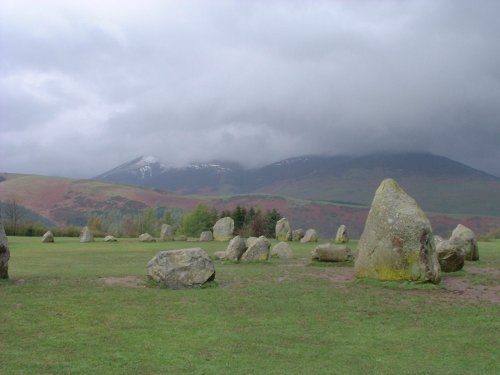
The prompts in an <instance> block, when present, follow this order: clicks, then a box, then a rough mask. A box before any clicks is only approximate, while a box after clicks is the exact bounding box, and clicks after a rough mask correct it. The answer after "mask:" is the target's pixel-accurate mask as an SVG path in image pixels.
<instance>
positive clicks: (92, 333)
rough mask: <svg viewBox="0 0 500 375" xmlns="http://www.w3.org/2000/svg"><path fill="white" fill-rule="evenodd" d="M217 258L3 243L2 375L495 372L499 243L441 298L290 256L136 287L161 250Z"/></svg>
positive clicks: (140, 248)
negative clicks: (206, 279)
mask: <svg viewBox="0 0 500 375" xmlns="http://www.w3.org/2000/svg"><path fill="white" fill-rule="evenodd" d="M226 245H227V243H216V242H211V243H191V242H170V243H159V242H158V243H139V242H137V240H135V239H134V240H132V239H130V240H120V241H119V242H117V243H104V242H100V241H99V240H98V241H97V242H94V243H83V244H81V243H79V242H78V239H76V238H56V243H54V244H44V243H41V242H40V239H39V238H26V237H10V238H9V246H10V249H11V260H10V263H9V264H10V267H9V272H10V277H11V278H10V280H6V281H1V282H0V374H2V375H8V374H37V375H40V374H287V375H290V374H498V373H500V356H499V349H500V334H499V332H500V308H499V306H500V304H499V303H498V294H499V287H500V276H499V275H500V241H498V240H497V241H496V242H488V243H480V256H481V260H480V261H479V262H474V263H473V262H467V264H466V267H465V270H463V271H460V272H457V273H455V274H445V275H444V280H443V283H442V284H441V285H439V286H434V285H430V284H410V283H394V282H391V283H387V282H377V281H358V280H356V279H355V278H354V277H353V265H352V263H350V264H344V265H340V264H317V263H314V264H311V262H310V260H309V254H310V251H311V250H312V249H313V247H314V246H315V245H313V244H297V243H292V244H291V246H292V248H293V249H294V251H295V254H296V258H295V259H293V260H286V261H285V260H278V259H273V260H271V261H269V262H268V263H265V264H258V263H251V264H235V263H231V262H221V261H215V266H216V272H217V274H216V284H215V285H211V286H210V287H207V288H203V289H193V290H168V289H163V288H154V287H145V286H144V281H145V277H144V275H145V266H146V263H147V261H148V260H149V259H150V258H151V257H153V256H154V255H155V254H156V253H157V252H158V251H159V250H166V249H172V248H182V247H196V246H200V247H202V248H204V249H205V250H206V251H207V252H208V253H209V254H213V252H215V251H218V250H224V249H225V247H226ZM351 245H352V248H355V246H356V244H355V242H354V243H352V244H351ZM106 282H114V285H107V283H106ZM461 287H463V291H462V292H461V289H460V288H461Z"/></svg>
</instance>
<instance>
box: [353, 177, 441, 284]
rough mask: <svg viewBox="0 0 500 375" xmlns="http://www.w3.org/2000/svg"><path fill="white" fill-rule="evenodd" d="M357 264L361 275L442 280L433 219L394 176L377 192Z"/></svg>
mask: <svg viewBox="0 0 500 375" xmlns="http://www.w3.org/2000/svg"><path fill="white" fill-rule="evenodd" d="M354 268H355V272H356V276H357V277H360V278H372V279H379V280H411V281H430V282H433V283H439V281H440V280H441V269H440V266H439V262H438V259H437V254H436V249H435V245H434V237H433V235H432V228H431V224H430V222H429V219H428V218H427V216H426V215H425V213H424V212H423V211H422V210H421V209H420V207H419V206H418V205H417V203H416V202H415V200H414V199H413V198H411V197H410V196H409V195H408V194H406V193H405V191H404V190H403V189H402V188H401V187H400V186H399V185H398V183H397V182H396V181H394V180H392V179H386V180H384V181H382V183H381V184H380V186H379V188H378V189H377V191H376V193H375V197H374V198H373V202H372V205H371V208H370V212H369V213H368V218H367V219H366V223H365V228H364V231H363V234H362V235H361V238H360V240H359V243H358V256H357V258H356V262H355V265H354Z"/></svg>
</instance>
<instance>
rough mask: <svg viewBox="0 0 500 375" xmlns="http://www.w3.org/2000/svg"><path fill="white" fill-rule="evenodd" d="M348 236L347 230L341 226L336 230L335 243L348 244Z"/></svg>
mask: <svg viewBox="0 0 500 375" xmlns="http://www.w3.org/2000/svg"><path fill="white" fill-rule="evenodd" d="M348 242H349V236H348V235H347V228H346V227H345V225H344V224H342V225H341V226H340V227H339V229H337V235H336V236H335V243H348Z"/></svg>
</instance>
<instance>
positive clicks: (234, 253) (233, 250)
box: [225, 236, 247, 262]
mask: <svg viewBox="0 0 500 375" xmlns="http://www.w3.org/2000/svg"><path fill="white" fill-rule="evenodd" d="M246 249H247V246H246V244H245V240H244V239H243V238H241V237H240V236H236V237H234V238H233V239H232V240H231V241H229V244H228V245H227V249H226V256H225V257H226V259H227V260H232V261H235V262H238V261H239V260H240V259H241V256H242V255H243V253H244V252H245V250H246Z"/></svg>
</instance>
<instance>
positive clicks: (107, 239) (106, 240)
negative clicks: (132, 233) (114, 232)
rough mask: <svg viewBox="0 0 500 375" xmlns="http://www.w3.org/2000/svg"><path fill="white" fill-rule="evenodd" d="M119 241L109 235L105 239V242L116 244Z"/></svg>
mask: <svg viewBox="0 0 500 375" xmlns="http://www.w3.org/2000/svg"><path fill="white" fill-rule="evenodd" d="M116 241H117V239H116V237H115V236H111V235H107V236H106V237H104V242H116Z"/></svg>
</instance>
